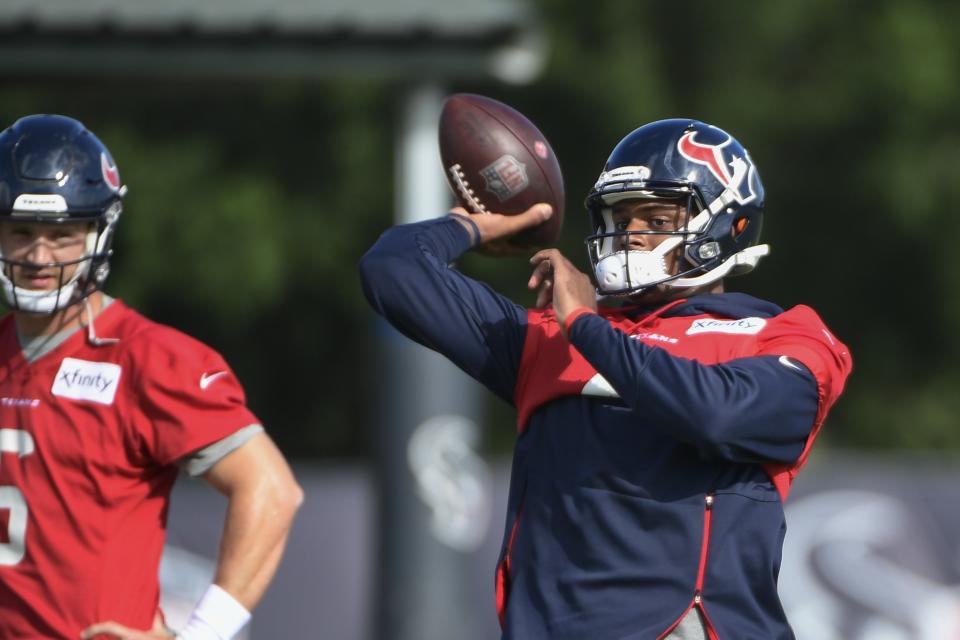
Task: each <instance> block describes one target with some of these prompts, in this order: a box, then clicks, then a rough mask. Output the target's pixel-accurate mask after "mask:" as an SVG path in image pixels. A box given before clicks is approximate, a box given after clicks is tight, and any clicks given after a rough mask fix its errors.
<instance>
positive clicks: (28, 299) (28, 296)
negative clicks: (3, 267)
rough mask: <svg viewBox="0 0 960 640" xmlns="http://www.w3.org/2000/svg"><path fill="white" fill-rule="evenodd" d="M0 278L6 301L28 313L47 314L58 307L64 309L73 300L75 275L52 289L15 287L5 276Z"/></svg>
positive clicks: (75, 287)
mask: <svg viewBox="0 0 960 640" xmlns="http://www.w3.org/2000/svg"><path fill="white" fill-rule="evenodd" d="M0 280H2V281H3V295H4V297H5V298H6V299H7V303H8V304H10V305H11V306H12V307H14V308H16V309H19V310H20V311H26V312H28V313H45V314H49V313H53V312H54V311H59V310H60V309H66V308H67V307H69V306H70V305H71V304H72V303H73V302H74V299H73V294H74V292H75V291H76V289H77V279H76V277H74V278H73V279H72V280H71V281H70V282H68V283H67V284H65V285H63V286H62V287H60V288H59V289H54V290H52V291H34V290H32V289H24V288H22V287H15V286H13V283H12V282H10V280H9V279H8V278H7V277H6V276H3V277H2V278H0Z"/></svg>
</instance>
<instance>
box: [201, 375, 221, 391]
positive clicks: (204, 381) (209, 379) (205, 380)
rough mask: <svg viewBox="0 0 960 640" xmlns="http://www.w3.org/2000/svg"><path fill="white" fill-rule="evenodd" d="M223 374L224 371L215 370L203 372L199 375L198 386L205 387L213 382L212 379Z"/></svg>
mask: <svg viewBox="0 0 960 640" xmlns="http://www.w3.org/2000/svg"><path fill="white" fill-rule="evenodd" d="M225 375H227V372H226V371H217V372H216V373H205V374H203V375H202V376H200V388H201V389H206V388H207V387H209V386H210V385H211V384H212V383H213V381H214V380H216V379H217V378H219V377H221V376H225Z"/></svg>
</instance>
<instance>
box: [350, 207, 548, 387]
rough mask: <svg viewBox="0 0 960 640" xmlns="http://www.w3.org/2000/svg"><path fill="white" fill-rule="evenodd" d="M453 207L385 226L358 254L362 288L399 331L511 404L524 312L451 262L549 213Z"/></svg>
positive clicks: (524, 323) (378, 309) (374, 305)
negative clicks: (429, 216)
mask: <svg viewBox="0 0 960 640" xmlns="http://www.w3.org/2000/svg"><path fill="white" fill-rule="evenodd" d="M455 211H456V212H459V215H451V216H448V217H445V218H439V219H436V220H430V221H427V222H420V223H415V224H408V225H400V226H396V227H393V228H391V229H389V230H387V231H386V232H385V233H384V234H383V235H382V236H381V237H380V239H379V240H378V241H377V242H376V244H374V246H373V247H372V248H371V249H370V250H369V251H368V252H367V253H366V255H364V256H363V258H362V259H361V261H360V280H361V284H362V286H363V291H364V294H365V295H366V297H367V300H368V301H369V302H370V305H371V307H373V309H374V310H375V311H376V312H377V313H379V314H380V315H382V316H383V317H384V318H386V319H387V320H388V321H389V322H390V323H391V324H392V325H393V326H394V327H396V328H397V329H398V330H399V331H400V332H402V333H403V334H404V335H406V336H408V337H409V338H411V339H413V340H415V341H416V342H418V343H420V344H422V345H424V346H426V347H429V348H430V349H433V350H434V351H437V352H439V353H440V354H442V355H444V356H446V357H447V358H449V359H450V360H451V361H452V362H453V363H454V364H456V365H457V366H458V367H460V368H461V369H463V370H464V371H465V372H466V373H467V374H469V375H470V376H472V377H473V378H475V379H476V380H478V381H480V382H481V383H483V384H484V385H486V386H487V387H488V388H490V389H491V390H492V391H493V392H494V393H496V394H497V395H498V396H500V397H501V398H503V399H504V400H506V401H507V402H511V403H512V402H513V389H514V386H515V385H516V379H517V371H518V368H519V363H520V356H521V354H522V350H523V341H524V337H525V335H526V311H525V309H524V308H523V307H522V306H520V305H518V304H515V303H514V302H512V301H510V300H509V299H507V298H505V297H504V296H502V295H500V294H498V293H496V292H495V291H493V290H492V289H491V288H490V287H489V286H487V285H486V284H483V283H481V282H478V281H476V280H473V279H471V278H468V277H466V276H464V275H463V274H462V273H460V272H459V271H457V270H456V269H454V268H453V267H452V266H451V263H452V262H453V261H454V260H456V259H457V258H458V257H460V255H462V254H463V253H464V252H465V251H467V250H469V249H470V248H472V247H474V246H476V245H477V244H478V243H484V242H488V241H492V240H496V239H499V238H502V237H505V236H508V235H510V234H512V233H515V232H516V231H518V230H520V229H522V228H525V227H526V226H532V225H533V224H536V223H538V222H540V221H542V220H543V218H544V213H543V212H542V211H540V210H535V209H532V210H531V211H530V212H529V214H528V215H525V214H521V215H520V216H499V215H496V214H485V215H474V216H468V215H466V212H465V211H463V210H462V209H459V210H455ZM547 215H548V214H547Z"/></svg>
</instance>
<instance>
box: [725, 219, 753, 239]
mask: <svg viewBox="0 0 960 640" xmlns="http://www.w3.org/2000/svg"><path fill="white" fill-rule="evenodd" d="M749 226H750V219H749V218H746V217H743V218H738V219H737V221H736V222H734V223H733V226H732V227H731V228H730V235H731V236H733V238H734V239H736V238H739V237H740V236H741V235H743V232H744V231H746V230H747V227H749Z"/></svg>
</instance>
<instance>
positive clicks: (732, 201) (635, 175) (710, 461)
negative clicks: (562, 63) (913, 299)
mask: <svg viewBox="0 0 960 640" xmlns="http://www.w3.org/2000/svg"><path fill="white" fill-rule="evenodd" d="M586 204H587V221H588V224H589V233H588V235H587V237H586V245H587V249H588V255H589V258H590V275H587V274H585V273H583V272H581V271H580V270H579V269H578V268H577V267H576V266H575V265H574V264H573V263H571V262H570V261H569V260H568V259H567V258H566V257H565V256H564V255H562V254H561V253H560V252H559V251H557V250H556V249H546V250H543V251H540V252H539V253H537V254H536V255H534V256H533V258H532V259H531V264H532V267H533V272H532V274H531V275H530V277H529V280H528V286H529V287H530V288H531V289H533V290H535V291H536V303H535V305H534V308H532V309H526V308H524V307H523V306H521V305H518V304H516V303H514V302H513V301H511V300H508V299H506V298H504V297H503V296H500V295H498V294H497V293H496V292H494V291H493V290H492V289H490V288H489V287H487V286H485V285H483V284H482V283H479V282H476V281H474V280H472V279H470V278H468V277H466V276H464V275H463V274H461V273H459V272H458V271H457V270H456V269H455V268H454V267H453V266H452V265H454V264H455V261H456V259H457V257H458V256H460V255H461V254H462V253H463V252H465V251H468V250H470V249H473V248H475V247H478V246H483V245H484V244H485V243H488V242H494V241H497V240H498V239H501V238H503V237H507V236H510V235H511V234H514V233H518V232H520V231H522V230H523V229H524V228H528V227H533V226H536V225H538V224H540V223H541V222H542V221H543V220H544V219H545V217H546V216H549V215H550V214H551V211H550V207H549V206H546V205H535V206H533V207H531V208H530V209H529V210H528V211H527V212H526V213H523V214H520V215H516V216H498V215H492V214H487V215H481V214H471V213H468V212H467V211H466V210H465V209H454V210H453V211H452V212H451V213H452V215H449V216H446V217H443V218H439V219H436V220H431V221H427V222H421V223H416V224H409V225H402V226H397V227H394V228H392V229H390V230H389V231H387V232H386V233H385V234H383V236H381V238H380V239H379V240H378V241H377V243H376V244H375V245H374V246H373V248H371V249H370V250H369V251H368V252H367V254H366V255H365V256H364V258H363V260H362V262H361V264H360V272H361V277H362V281H363V287H364V292H365V293H366V295H367V298H368V300H369V301H370V304H371V305H372V306H373V308H374V309H375V310H376V311H377V312H378V313H380V314H382V315H383V316H385V317H386V318H387V319H388V320H389V321H390V322H392V323H393V324H394V325H395V326H396V327H397V328H398V329H400V330H401V331H402V332H403V333H404V334H405V335H407V336H410V337H411V338H413V339H415V340H417V341H418V342H420V343H421V344H424V345H426V346H428V347H430V348H431V349H434V350H436V351H438V352H440V353H441V354H443V355H445V356H447V357H448V358H449V359H450V360H452V361H453V362H454V363H456V364H457V365H458V366H459V367H461V368H462V369H463V370H464V371H466V372H467V373H468V374H470V375H471V376H473V377H474V378H475V379H477V380H478V381H479V382H481V383H482V384H484V385H486V386H487V387H488V388H489V389H491V390H492V391H493V392H494V393H495V394H497V395H498V396H500V397H501V398H503V399H504V400H505V401H506V402H509V403H511V404H512V405H514V406H515V407H516V410H517V424H516V429H517V440H516V451H515V454H514V458H513V470H512V476H511V483H510V496H509V502H508V513H507V522H506V526H505V529H504V539H503V546H502V550H501V554H500V560H499V564H498V568H497V573H496V590H495V593H496V602H497V609H498V612H499V615H500V621H501V624H502V628H503V637H504V638H509V639H513V640H539V639H547V638H571V639H573V638H578V639H579V638H590V639H591V640H594V639H600V638H604V639H613V638H622V639H626V638H631V639H633V638H636V639H640V638H670V639H671V640H679V639H684V640H689V639H692V638H698V639H704V640H706V639H707V638H710V639H714V638H721V639H730V640H741V639H745V638H758V639H759V638H763V639H766V640H770V639H773V638H777V639H787V638H792V637H793V634H792V632H791V630H790V627H789V624H788V622H787V620H786V618H785V616H784V612H783V608H782V607H781V605H780V601H779V598H778V596H777V584H776V577H777V573H778V570H779V562H780V553H781V545H782V543H783V535H784V527H785V523H784V512H783V501H784V500H786V499H787V495H788V493H789V490H790V484H791V482H792V481H793V479H794V477H795V476H796V474H797V473H798V472H799V471H800V469H801V467H803V465H804V463H805V461H806V459H807V455H808V453H809V451H810V447H811V445H812V444H813V441H814V439H815V438H816V436H817V433H818V432H819V430H820V428H821V426H822V425H823V423H824V419H825V418H826V416H827V412H828V411H829V410H830V408H831V406H832V405H833V404H834V403H835V402H836V400H837V398H838V397H839V395H840V393H841V391H842V389H843V386H844V382H845V380H846V378H847V376H848V374H849V373H850V370H851V359H850V354H849V352H848V351H847V348H846V347H845V346H844V345H843V344H842V343H841V342H840V341H839V340H838V339H837V338H836V337H834V336H833V334H832V333H831V332H830V331H829V330H828V329H827V328H826V326H824V324H823V322H822V321H821V320H820V318H819V317H818V316H817V314H816V313H815V312H814V311H813V310H812V309H811V308H809V307H807V306H802V305H801V306H797V307H794V308H792V309H788V310H783V309H781V308H780V307H778V306H777V305H775V304H774V303H772V302H767V301H765V300H759V299H757V298H754V297H751V296H749V295H745V294H740V293H727V292H725V291H724V278H726V277H729V276H733V275H737V274H741V273H746V272H748V271H750V270H751V269H753V268H754V267H755V266H756V265H757V263H758V261H759V260H760V258H761V257H763V256H764V255H766V254H767V247H766V246H765V245H761V244H758V242H759V235H760V226H761V222H762V218H763V213H764V192H763V186H762V183H761V181H760V175H759V173H758V171H757V168H756V166H755V165H754V164H753V161H752V159H751V158H750V155H749V154H748V153H747V151H746V149H744V148H743V146H741V145H740V143H739V142H737V140H736V139H734V138H733V137H732V136H731V135H730V134H728V133H726V132H725V131H723V130H721V129H719V128H717V127H713V126H710V125H708V124H705V123H703V122H699V121H697V120H690V119H671V120H662V121H658V122H653V123H650V124H647V125H645V126H642V127H640V128H638V129H636V130H635V131H633V132H631V133H630V134H629V135H627V136H626V137H625V138H623V140H621V141H620V143H619V144H618V145H617V146H616V148H614V150H613V152H612V153H611V154H610V157H609V159H608V160H607V162H606V165H605V166H604V168H603V170H602V172H601V173H600V176H599V178H598V180H597V181H596V184H595V185H594V186H593V188H592V189H590V191H589V193H588V195H587V201H586ZM598 298H599V302H598Z"/></svg>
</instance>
